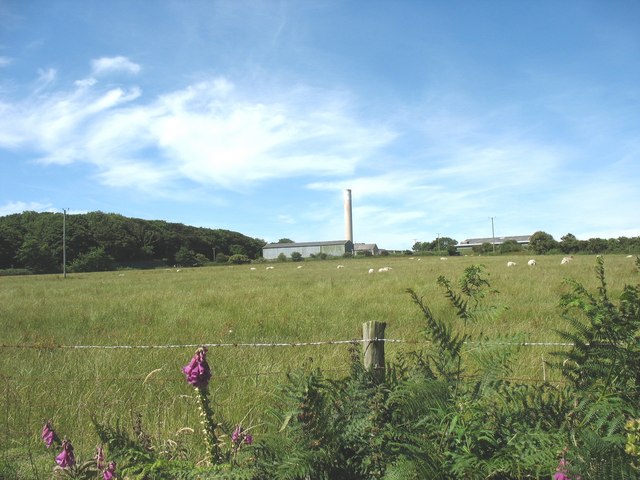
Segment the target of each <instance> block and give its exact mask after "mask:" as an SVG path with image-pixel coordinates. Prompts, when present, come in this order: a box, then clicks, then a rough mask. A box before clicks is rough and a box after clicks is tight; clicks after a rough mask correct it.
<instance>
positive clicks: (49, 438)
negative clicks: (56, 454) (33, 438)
mask: <svg viewBox="0 0 640 480" xmlns="http://www.w3.org/2000/svg"><path fill="white" fill-rule="evenodd" d="M41 437H42V440H43V441H44V443H45V445H46V446H47V448H49V447H50V446H51V445H53V442H59V441H60V440H59V439H58V436H57V435H56V432H55V431H54V430H53V426H52V425H51V420H47V421H46V422H44V426H43V427H42V435H41Z"/></svg>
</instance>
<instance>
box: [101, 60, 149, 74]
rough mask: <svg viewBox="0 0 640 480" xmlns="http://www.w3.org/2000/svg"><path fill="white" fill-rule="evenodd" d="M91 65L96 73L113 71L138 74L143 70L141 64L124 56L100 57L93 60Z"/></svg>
mask: <svg viewBox="0 0 640 480" xmlns="http://www.w3.org/2000/svg"><path fill="white" fill-rule="evenodd" d="M91 66H92V68H93V74H94V75H103V74H106V73H111V72H125V73H132V74H136V73H139V72H140V70H141V67H140V65H138V64H137V63H134V62H132V61H131V60H129V59H128V58H127V57H122V56H118V57H102V58H98V59H95V60H93V61H92V62H91Z"/></svg>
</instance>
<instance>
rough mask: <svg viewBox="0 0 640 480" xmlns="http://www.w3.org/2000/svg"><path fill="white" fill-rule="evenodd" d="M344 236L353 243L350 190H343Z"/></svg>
mask: <svg viewBox="0 0 640 480" xmlns="http://www.w3.org/2000/svg"><path fill="white" fill-rule="evenodd" d="M344 236H345V237H346V240H349V241H350V242H351V243H353V220H352V218H351V190H350V189H347V190H345V191H344Z"/></svg>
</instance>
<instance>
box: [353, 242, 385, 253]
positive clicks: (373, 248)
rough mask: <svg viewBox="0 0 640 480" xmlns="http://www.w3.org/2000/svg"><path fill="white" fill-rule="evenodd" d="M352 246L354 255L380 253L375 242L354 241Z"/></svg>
mask: <svg viewBox="0 0 640 480" xmlns="http://www.w3.org/2000/svg"><path fill="white" fill-rule="evenodd" d="M353 248H354V251H355V252H356V255H358V254H360V255H380V249H378V245H376V244H375V243H356V244H355V245H354V247H353Z"/></svg>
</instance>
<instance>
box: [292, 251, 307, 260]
mask: <svg viewBox="0 0 640 480" xmlns="http://www.w3.org/2000/svg"><path fill="white" fill-rule="evenodd" d="M291 260H292V261H294V262H302V261H303V260H304V258H302V254H301V253H300V252H293V253H292V254H291Z"/></svg>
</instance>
